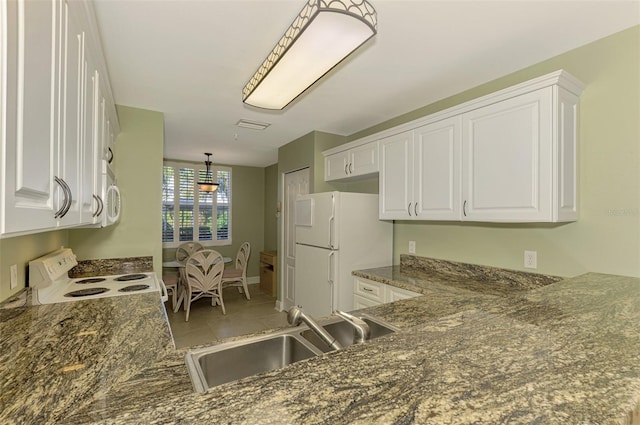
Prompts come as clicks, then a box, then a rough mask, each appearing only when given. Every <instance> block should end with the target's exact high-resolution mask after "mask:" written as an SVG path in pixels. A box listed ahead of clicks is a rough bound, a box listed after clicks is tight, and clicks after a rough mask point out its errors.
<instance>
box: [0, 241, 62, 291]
mask: <svg viewBox="0 0 640 425" xmlns="http://www.w3.org/2000/svg"><path fill="white" fill-rule="evenodd" d="M67 233H68V232H67V231H66V230H58V231H54V232H45V233H38V234H35V235H28V236H19V237H15V238H9V239H0V273H1V274H0V301H3V300H5V299H7V298H9V297H10V296H12V295H13V294H16V293H18V292H20V291H21V290H22V289H23V288H25V286H26V283H25V282H26V276H28V275H29V270H28V266H29V261H31V260H33V259H34V258H38V257H40V256H42V255H44V254H47V253H49V252H51V251H55V250H56V249H58V248H60V247H61V246H67V245H68V243H67V241H68V237H67ZM12 264H16V265H17V266H18V286H17V287H16V288H15V289H13V290H11V289H10V288H11V284H10V283H11V280H10V278H11V272H10V267H11V265H12Z"/></svg>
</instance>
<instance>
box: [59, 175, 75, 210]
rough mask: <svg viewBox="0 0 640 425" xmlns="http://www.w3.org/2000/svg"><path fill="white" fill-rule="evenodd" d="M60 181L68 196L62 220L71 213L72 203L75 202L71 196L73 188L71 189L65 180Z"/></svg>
mask: <svg viewBox="0 0 640 425" xmlns="http://www.w3.org/2000/svg"><path fill="white" fill-rule="evenodd" d="M60 181H61V182H62V184H63V185H64V187H65V189H66V191H67V196H66V200H67V207H66V208H65V209H64V211H63V212H62V214H61V215H60V218H62V217H64V216H65V215H67V213H68V212H69V209H70V208H71V203H72V202H73V196H72V194H71V188H70V187H69V185H68V184H67V182H65V181H64V179H60Z"/></svg>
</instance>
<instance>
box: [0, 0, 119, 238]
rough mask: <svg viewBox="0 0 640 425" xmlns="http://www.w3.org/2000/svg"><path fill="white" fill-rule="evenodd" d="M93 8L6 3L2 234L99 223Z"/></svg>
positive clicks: (58, 0)
mask: <svg viewBox="0 0 640 425" xmlns="http://www.w3.org/2000/svg"><path fill="white" fill-rule="evenodd" d="M90 8H91V5H90V4H89V3H87V2H84V1H70V0H41V1H31V0H9V1H7V2H6V7H4V8H2V7H0V14H6V16H0V18H1V20H2V22H6V25H3V26H2V27H0V32H1V34H0V40H5V41H3V46H5V48H3V49H2V50H1V51H0V60H1V61H2V64H3V66H2V67H0V69H2V72H3V73H4V75H3V76H2V77H3V80H4V81H6V85H5V86H3V88H2V90H4V91H2V92H0V95H1V96H2V102H0V105H2V107H3V110H2V111H0V112H1V113H2V116H3V118H4V120H0V122H4V124H3V126H4V127H3V128H1V130H2V132H1V135H2V140H1V143H2V148H3V150H4V152H5V155H4V156H3V157H2V158H1V159H0V172H1V176H0V181H2V182H3V186H4V190H3V191H2V193H1V194H0V196H1V197H2V202H0V205H1V206H2V211H0V237H9V236H16V235H22V234H28V233H36V232H42V231H47V230H52V229H56V228H69V227H74V226H80V225H85V224H91V223H93V222H94V217H93V213H94V212H95V211H97V201H95V199H94V197H93V194H94V191H96V190H97V189H98V188H96V187H95V185H96V173H97V171H98V170H100V168H96V159H95V158H96V155H97V154H98V151H97V145H96V143H97V141H96V137H97V132H96V127H95V125H96V120H95V112H96V107H97V105H96V95H95V78H94V77H95V75H96V74H95V73H96V72H97V69H99V68H100V66H99V65H98V64H97V62H98V59H100V60H102V57H101V55H102V53H101V48H100V46H99V41H98V42H97V43H96V38H95V34H97V30H95V29H94V30H93V31H91V28H93V27H95V22H94V21H93V19H94V18H93V11H92V10H91V9H90ZM88 32H91V33H92V34H93V36H92V37H88ZM101 64H102V65H101V66H102V67H104V64H103V62H101ZM110 106H111V108H110V110H114V109H113V104H111V105H110ZM115 121H116V120H115V119H114V122H115ZM112 127H113V128H116V129H117V126H112ZM111 132H112V133H114V132H115V131H114V130H113V129H112V130H111ZM112 135H113V134H112ZM97 193H100V191H98V192H97Z"/></svg>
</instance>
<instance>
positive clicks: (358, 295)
mask: <svg viewBox="0 0 640 425" xmlns="http://www.w3.org/2000/svg"><path fill="white" fill-rule="evenodd" d="M353 279H354V280H353V309H354V310H358V309H361V308H366V307H373V306H376V305H380V304H386V303H390V302H394V301H398V300H404V299H407V298H413V297H419V296H420V295H422V294H419V293H417V292H413V291H408V290H406V289H402V288H398V287H395V286H392V285H387V284H385V283H381V282H376V281H373V280H369V279H364V278H362V277H354V278H353Z"/></svg>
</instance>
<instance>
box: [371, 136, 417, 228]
mask: <svg viewBox="0 0 640 425" xmlns="http://www.w3.org/2000/svg"><path fill="white" fill-rule="evenodd" d="M412 168H413V131H406V132H404V133H400V134H396V135H395V136H390V137H387V138H385V139H382V140H380V214H379V217H380V219H381V220H407V219H411V218H413V216H414V211H413V209H412V208H413V192H412V190H413V188H412V179H413V170H412Z"/></svg>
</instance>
